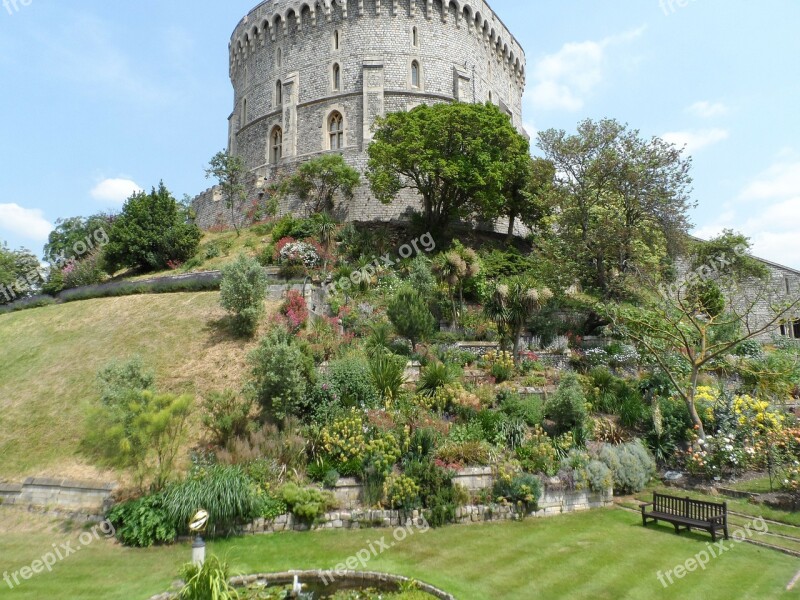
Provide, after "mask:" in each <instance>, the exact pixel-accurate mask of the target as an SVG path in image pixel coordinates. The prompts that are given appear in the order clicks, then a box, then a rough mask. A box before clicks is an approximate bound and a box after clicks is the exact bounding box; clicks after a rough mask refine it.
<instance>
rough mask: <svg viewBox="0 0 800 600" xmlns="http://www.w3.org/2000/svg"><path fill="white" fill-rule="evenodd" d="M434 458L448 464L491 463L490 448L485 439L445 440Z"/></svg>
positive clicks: (479, 464)
mask: <svg viewBox="0 0 800 600" xmlns="http://www.w3.org/2000/svg"><path fill="white" fill-rule="evenodd" d="M436 458H437V459H439V460H440V461H442V462H443V463H445V464H448V465H462V466H471V467H482V466H486V465H490V464H491V463H492V450H491V448H490V447H489V444H487V443H486V442H485V441H467V442H447V443H445V444H444V445H443V446H442V447H441V448H439V449H438V450H437V451H436Z"/></svg>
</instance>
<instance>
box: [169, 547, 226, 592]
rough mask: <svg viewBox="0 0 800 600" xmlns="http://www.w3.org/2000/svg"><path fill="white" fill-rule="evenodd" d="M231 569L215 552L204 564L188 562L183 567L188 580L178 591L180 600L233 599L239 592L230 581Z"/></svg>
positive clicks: (185, 578)
mask: <svg viewBox="0 0 800 600" xmlns="http://www.w3.org/2000/svg"><path fill="white" fill-rule="evenodd" d="M229 576H230V569H229V567H228V565H227V564H226V563H223V562H222V561H220V560H219V558H217V557H216V556H214V555H213V554H212V555H211V556H209V557H207V558H206V560H205V562H204V563H203V564H202V565H199V564H196V563H187V564H185V565H184V566H183V567H182V568H181V578H182V579H183V580H184V581H185V582H186V583H185V584H184V586H183V588H181V590H180V592H178V598H179V600H232V599H234V598H236V599H238V598H239V594H238V592H237V591H236V590H235V589H234V588H233V587H231V585H230V583H229V582H228V578H229Z"/></svg>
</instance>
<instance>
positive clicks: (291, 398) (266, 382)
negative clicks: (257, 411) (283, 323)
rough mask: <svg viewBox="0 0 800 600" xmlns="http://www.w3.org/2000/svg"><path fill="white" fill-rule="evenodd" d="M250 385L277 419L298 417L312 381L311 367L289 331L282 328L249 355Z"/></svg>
mask: <svg viewBox="0 0 800 600" xmlns="http://www.w3.org/2000/svg"><path fill="white" fill-rule="evenodd" d="M249 360H250V363H251V364H252V366H253V371H252V373H253V380H252V382H251V383H250V387H251V389H252V391H253V393H254V394H255V398H256V400H257V401H258V402H259V403H260V404H261V406H262V407H263V408H264V410H265V411H266V414H267V415H268V416H269V417H271V418H273V419H274V420H275V421H276V422H281V421H283V420H284V419H285V418H286V417H289V416H298V415H299V413H300V410H301V408H302V406H303V401H304V399H305V393H306V388H307V386H308V383H309V375H308V373H309V370H310V366H309V364H308V362H307V361H306V358H305V356H304V354H303V352H302V350H301V349H300V347H299V346H298V345H297V344H296V343H294V342H293V341H292V338H291V337H289V335H288V332H286V331H281V330H280V329H279V328H276V329H275V330H273V331H271V332H270V333H269V334H268V335H267V336H265V337H264V338H263V339H262V340H261V343H260V344H259V346H258V348H256V349H255V350H253V351H252V352H251V353H250V356H249Z"/></svg>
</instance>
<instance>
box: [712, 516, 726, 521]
mask: <svg viewBox="0 0 800 600" xmlns="http://www.w3.org/2000/svg"><path fill="white" fill-rule="evenodd" d="M720 519H725V515H717V516H716V517H709V518H708V520H709V521H719V520H720Z"/></svg>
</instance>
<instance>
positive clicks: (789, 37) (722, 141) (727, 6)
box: [0, 0, 800, 268]
mask: <svg viewBox="0 0 800 600" xmlns="http://www.w3.org/2000/svg"><path fill="white" fill-rule="evenodd" d="M2 2H3V0H0V90H2V93H1V94H0V110H2V117H0V240H5V241H7V242H8V244H9V245H10V246H11V247H19V246H26V247H28V248H31V249H32V250H34V251H35V252H37V253H38V252H40V251H41V247H42V244H43V242H44V241H45V240H46V237H47V234H48V232H49V231H50V229H51V226H52V224H53V223H54V222H55V220H56V219H58V218H60V217H69V216H74V215H88V214H91V213H94V212H97V211H98V210H113V209H118V208H119V207H120V206H121V205H122V201H123V200H124V198H125V197H126V196H127V195H128V194H129V193H130V192H131V191H132V190H133V189H134V188H136V187H144V188H149V187H151V186H153V185H155V184H157V183H158V181H159V180H160V179H163V180H164V181H165V183H166V184H167V186H168V187H169V188H170V189H171V190H172V191H173V193H174V194H175V195H176V196H177V197H178V198H180V197H182V196H183V195H184V194H190V195H193V194H195V193H197V192H199V191H201V190H203V189H205V188H206V187H208V184H209V182H208V181H207V180H206V179H205V176H204V173H203V168H204V166H205V164H206V163H207V162H208V160H209V158H210V157H211V156H212V155H213V154H214V153H215V152H217V151H218V150H220V149H222V148H223V146H224V145H225V140H226V136H227V121H226V119H227V116H228V114H229V113H230V110H231V102H232V91H231V87H230V83H229V80H228V57H227V44H228V39H229V36H230V33H231V31H232V30H233V28H234V26H235V25H236V23H237V22H238V20H239V19H240V18H241V17H242V16H243V15H244V14H245V13H246V12H247V11H248V10H249V9H250V8H252V7H253V6H254V5H255V4H256V0H218V1H215V2H209V1H207V0H167V1H164V0H138V1H137V2H127V3H123V2H108V1H107V0H106V1H103V2H101V1H99V0H84V1H79V0H71V1H70V2H56V1H55V0H17V3H16V5H17V8H16V9H15V8H14V7H13V2H12V0H6V2H8V3H9V6H8V7H4V6H3V4H2ZM23 3H24V4H23ZM491 5H492V6H493V8H494V9H495V11H496V12H497V13H498V14H499V15H500V17H501V18H502V19H503V21H504V22H505V23H506V24H507V25H508V26H509V28H510V29H511V30H512V32H513V33H514V34H515V35H516V37H517V39H518V40H519V41H520V43H521V44H522V46H523V47H524V48H525V49H526V52H527V61H528V90H527V93H526V97H525V121H526V124H527V127H528V129H529V131H531V132H532V133H534V134H535V131H537V130H542V129H547V128H550V127H558V128H563V129H567V130H574V128H575V125H576V124H577V123H578V121H580V120H581V119H583V118H586V117H591V118H602V117H613V118H616V119H619V120H621V121H624V122H627V123H629V124H630V125H631V126H632V127H634V128H637V129H639V130H641V132H642V134H643V135H646V136H651V135H659V136H663V137H665V138H666V139H668V140H670V141H673V142H675V143H678V144H680V145H683V144H687V145H688V152H689V153H690V154H691V155H692V156H693V157H694V169H693V174H694V178H695V193H694V196H695V198H696V200H697V201H698V202H699V203H700V206H699V208H698V209H697V210H696V211H695V213H694V214H693V221H694V223H695V224H696V226H697V228H696V230H695V232H696V233H698V234H699V235H703V236H709V235H713V234H714V233H716V232H718V231H720V230H721V229H722V228H723V227H731V228H734V229H738V230H741V231H744V232H745V233H746V234H747V235H749V236H750V237H751V238H752V240H753V242H754V244H755V251H756V254H758V255H760V256H763V257H765V258H769V259H772V260H775V261H778V262H783V263H785V264H788V265H791V266H794V267H796V268H800V244H798V243H797V242H796V239H797V235H796V233H795V232H796V230H797V229H798V225H800V135H799V134H800V109H798V107H800V67H799V66H798V57H800V36H798V35H797V27H798V24H800V3H798V2H796V1H795V0H765V1H764V2H753V1H752V0H725V1H723V0H673V2H672V3H671V6H672V8H670V2H668V0H664V2H663V3H662V4H660V3H659V0H615V1H614V2H613V3H612V2H603V3H600V2H597V1H596V0H560V1H554V0H526V1H524V2H523V1H520V0H494V1H493V2H491Z"/></svg>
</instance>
